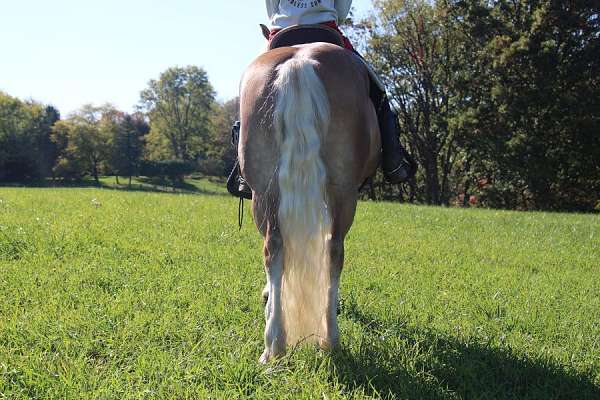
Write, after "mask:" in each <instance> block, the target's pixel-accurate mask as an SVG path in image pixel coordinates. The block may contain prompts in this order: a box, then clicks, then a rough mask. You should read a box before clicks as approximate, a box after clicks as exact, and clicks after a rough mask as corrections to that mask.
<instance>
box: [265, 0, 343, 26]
mask: <svg viewBox="0 0 600 400" xmlns="http://www.w3.org/2000/svg"><path fill="white" fill-rule="evenodd" d="M265 1H266V5H267V14H268V15H269V19H270V23H271V28H272V29H283V28H287V27H288V26H292V25H305V24H319V23H321V22H327V21H336V22H338V23H339V22H341V21H344V20H345V19H346V17H347V16H348V12H349V11H350V6H351V5H352V0H265Z"/></svg>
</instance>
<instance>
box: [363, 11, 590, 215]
mask: <svg viewBox="0 0 600 400" xmlns="http://www.w3.org/2000/svg"><path fill="white" fill-rule="evenodd" d="M599 14H600V8H599V7H598V5H597V4H596V3H593V2H592V3H589V2H553V1H533V0H518V1H493V2H489V1H472V2H467V1H458V0H457V1H444V0H440V1H437V2H428V1H424V0H383V1H379V2H377V10H376V14H375V15H374V16H373V18H372V19H371V20H367V21H363V22H361V23H360V24H355V28H357V29H358V30H359V31H361V32H368V33H369V35H368V36H367V37H368V40H367V44H368V47H367V56H368V58H369V59H370V60H371V61H372V62H373V63H374V65H375V66H376V67H377V68H378V69H379V71H381V74H382V77H383V79H384V81H385V82H386V84H387V86H388V90H389V93H390V96H391V99H392V101H393V103H394V104H395V105H396V107H397V109H398V111H399V115H400V121H401V125H402V128H403V133H402V138H403V139H404V141H405V142H406V143H408V144H409V146H408V147H409V148H410V150H411V151H412V152H413V153H414V154H415V155H416V158H417V160H418V162H419V164H420V167H421V171H420V174H419V175H418V176H417V179H416V181H415V182H413V183H412V185H411V188H410V190H409V193H410V195H409V199H413V198H414V199H416V200H421V201H424V202H426V203H430V204H449V203H452V202H454V201H457V200H458V201H459V203H460V204H466V203H467V199H469V198H471V195H472V194H474V195H476V198H477V201H478V202H479V204H482V205H484V206H490V207H502V208H520V209H550V210H557V209H563V210H582V211H591V210H593V209H594V207H595V205H596V204H597V203H598V200H599V199H600V163H598V162H597V160H598V159H600V135H599V134H598V132H600V119H599V118H598V116H599V115H600V96H598V95H597V93H599V92H600V84H599V79H598V74H597V73H595V72H594V71H598V70H600V57H598V56H597V54H598V52H599V50H600V41H599V40H598V38H600V20H599V17H598V16H599ZM376 183H377V182H376ZM379 187H381V185H379ZM393 193H394V192H393V191H390V190H389V189H388V190H384V195H383V196H384V197H388V198H390V197H396V195H394V194H393ZM396 193H398V194H400V195H401V194H402V192H401V191H400V192H396ZM375 195H377V194H375ZM378 196H379V197H381V195H378ZM402 197H403V196H402ZM459 199H464V200H459Z"/></svg>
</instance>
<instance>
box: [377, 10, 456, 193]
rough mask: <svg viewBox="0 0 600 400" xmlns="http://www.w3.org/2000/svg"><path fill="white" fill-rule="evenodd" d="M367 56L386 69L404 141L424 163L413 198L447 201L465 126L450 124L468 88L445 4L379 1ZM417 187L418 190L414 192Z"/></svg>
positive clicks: (385, 77)
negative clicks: (461, 77) (460, 81)
mask: <svg viewBox="0 0 600 400" xmlns="http://www.w3.org/2000/svg"><path fill="white" fill-rule="evenodd" d="M377 11H378V14H377V17H376V21H375V23H376V26H377V27H376V28H374V29H372V30H371V32H370V40H369V49H370V50H369V53H368V58H369V59H370V60H371V61H372V62H373V64H374V66H375V67H376V68H377V69H378V70H379V71H380V72H381V74H382V78H383V80H384V82H385V83H386V87H387V89H388V93H389V95H390V97H391V100H392V103H393V104H394V105H395V106H396V109H397V110H398V114H399V119H400V123H401V128H402V132H403V135H402V136H403V139H404V141H405V142H406V143H408V147H409V150H410V151H411V153H413V155H414V156H415V157H416V159H417V161H418V163H419V164H420V166H421V171H420V176H418V177H417V178H418V179H417V180H416V181H415V182H413V184H412V188H411V191H412V194H411V196H410V197H411V198H415V197H417V198H420V199H422V200H424V201H425V202H426V203H429V204H448V202H449V200H450V196H451V194H452V191H451V187H450V186H451V179H452V173H453V168H455V166H456V159H457V157H458V156H459V154H460V149H459V147H458V145H457V142H458V140H459V139H460V136H461V135H462V133H463V132H462V131H461V129H458V127H457V126H455V125H451V124H450V123H449V121H450V119H451V118H452V117H453V116H454V115H456V114H457V113H458V112H459V108H458V107H457V105H458V104H459V103H460V99H461V98H462V97H464V96H465V95H466V94H465V88H464V87H463V86H461V85H459V84H458V80H457V79H456V78H457V74H459V71H460V70H461V68H462V67H463V65H464V57H463V54H462V44H461V40H460V37H458V35H457V33H456V31H455V29H454V24H453V23H452V21H451V20H450V18H449V16H448V13H447V10H446V7H445V5H444V3H443V2H440V3H439V4H437V5H435V4H431V3H430V2H428V1H425V0H423V1H405V0H386V1H379V2H377ZM415 191H416V193H415Z"/></svg>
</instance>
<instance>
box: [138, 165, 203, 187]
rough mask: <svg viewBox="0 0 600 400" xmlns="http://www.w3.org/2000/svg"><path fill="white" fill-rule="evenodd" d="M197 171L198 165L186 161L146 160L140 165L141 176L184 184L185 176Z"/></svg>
mask: <svg viewBox="0 0 600 400" xmlns="http://www.w3.org/2000/svg"><path fill="white" fill-rule="evenodd" d="M195 170H196V164H195V163H194V162H191V161H184V160H160V161H153V160H144V161H142V162H141V165H140V175H143V176H147V177H161V178H166V179H169V180H170V181H171V182H182V181H183V177H184V176H185V175H188V174H191V173H192V172H194V171H195Z"/></svg>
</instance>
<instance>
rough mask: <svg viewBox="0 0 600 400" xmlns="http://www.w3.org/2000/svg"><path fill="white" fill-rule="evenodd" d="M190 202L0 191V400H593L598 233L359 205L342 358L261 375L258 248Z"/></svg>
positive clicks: (201, 191) (212, 207) (315, 359)
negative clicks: (218, 399)
mask: <svg viewBox="0 0 600 400" xmlns="http://www.w3.org/2000/svg"><path fill="white" fill-rule="evenodd" d="M104 184H105V185H108V184H109V183H108V182H104ZM192 185H193V186H194V187H197V188H198V190H193V189H192V190H185V192H186V194H182V193H175V194H173V193H171V194H169V193H152V192H151V191H152V190H156V191H162V189H160V188H151V187H146V188H144V187H140V188H138V189H142V190H132V191H119V190H111V189H108V188H104V189H96V188H63V189H59V188H39V189H24V188H0V399H26V398H32V399H63V398H66V399H88V398H89V399H162V398H177V399H186V398H189V399H197V398H223V399H233V398H269V399H271V398H289V399H296V398H305V399H316V398H321V399H325V398H327V399H337V398H355V399H363V398H398V399H600V220H599V219H598V216H593V215H566V214H550V213H515V212H505V211H489V210H477V209H471V210H461V209H442V208H431V207H418V206H406V205H398V204H384V203H380V204H375V203H361V204H360V205H359V210H358V213H357V218H356V221H355V223H354V226H353V228H352V231H351V233H350V235H349V237H348V239H347V241H346V264H345V270H344V273H343V275H342V286H341V298H342V299H341V313H340V316H339V322H340V328H341V335H342V348H341V350H339V351H338V352H337V353H334V354H328V353H323V352H320V351H316V350H315V349H314V348H312V347H311V346H305V347H300V348H298V349H294V350H293V351H291V352H289V354H288V355H287V356H286V357H285V358H283V359H282V360H280V361H278V362H276V363H273V364H271V365H269V366H267V367H264V366H260V365H258V364H257V359H258V357H259V356H260V353H261V351H262V330H263V327H264V314H263V310H262V306H261V301H260V292H261V288H262V286H263V283H264V276H263V275H264V274H263V269H262V256H261V239H260V237H259V235H258V233H257V232H256V230H255V228H254V226H253V225H252V224H251V222H250V219H249V218H247V219H246V221H245V224H244V227H243V228H242V230H241V231H238V228H237V201H236V200H235V199H233V198H231V197H226V196H222V195H220V194H219V193H223V190H222V189H221V187H219V186H218V185H217V184H213V183H207V182H205V181H196V182H193V183H192ZM187 192H195V194H187ZM93 199H95V200H93ZM246 206H247V209H248V203H246Z"/></svg>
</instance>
